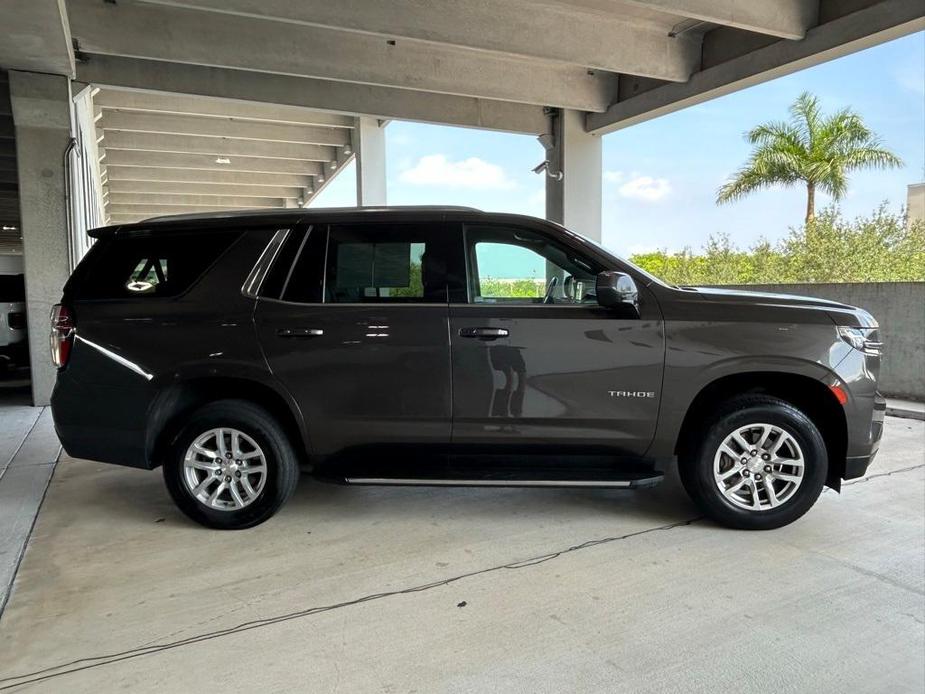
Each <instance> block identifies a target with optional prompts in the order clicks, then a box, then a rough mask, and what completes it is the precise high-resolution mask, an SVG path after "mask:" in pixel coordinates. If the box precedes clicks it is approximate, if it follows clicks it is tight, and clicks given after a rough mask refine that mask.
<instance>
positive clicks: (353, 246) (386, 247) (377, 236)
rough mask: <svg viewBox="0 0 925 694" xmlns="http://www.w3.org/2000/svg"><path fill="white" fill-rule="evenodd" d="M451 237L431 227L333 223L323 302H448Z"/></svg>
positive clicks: (328, 247) (329, 241) (328, 246)
mask: <svg viewBox="0 0 925 694" xmlns="http://www.w3.org/2000/svg"><path fill="white" fill-rule="evenodd" d="M447 252H448V237H447V236H446V235H444V234H441V233H440V231H439V229H434V228H433V226H431V225H423V224H420V225H415V224H411V225H401V224H366V225H353V226H341V227H331V231H330V236H329V239H328V245H327V263H326V269H327V274H326V277H325V283H324V284H325V301H326V302H329V303H422V302H427V303H433V302H445V301H446V273H447Z"/></svg>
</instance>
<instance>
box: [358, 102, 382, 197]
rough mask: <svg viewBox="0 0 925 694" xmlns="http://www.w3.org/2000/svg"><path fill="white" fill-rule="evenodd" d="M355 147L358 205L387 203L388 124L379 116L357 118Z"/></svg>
mask: <svg viewBox="0 0 925 694" xmlns="http://www.w3.org/2000/svg"><path fill="white" fill-rule="evenodd" d="M353 149H354V152H355V153H356V161H357V165H356V177H357V205H365V206H370V207H371V206H373V205H385V204H386V175H385V123H382V122H380V121H379V120H378V119H376V118H369V117H363V118H358V119H357V128H356V129H355V130H354V138H353Z"/></svg>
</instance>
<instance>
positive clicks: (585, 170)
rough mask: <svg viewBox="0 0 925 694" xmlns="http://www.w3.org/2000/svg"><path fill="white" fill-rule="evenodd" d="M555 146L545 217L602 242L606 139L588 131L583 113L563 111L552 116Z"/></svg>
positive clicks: (547, 180) (551, 158)
mask: <svg viewBox="0 0 925 694" xmlns="http://www.w3.org/2000/svg"><path fill="white" fill-rule="evenodd" d="M552 134H553V139H554V142H555V147H554V148H553V150H552V151H551V152H548V153H547V154H548V160H549V162H550V163H549V171H550V172H551V173H553V174H556V173H561V174H562V176H561V177H556V176H549V175H547V176H546V218H547V219H549V220H550V221H553V222H556V223H558V224H561V225H562V226H564V227H566V228H567V229H569V230H571V231H574V232H575V233H577V234H581V235H582V236H584V237H586V238H589V239H592V240H594V241H598V242H600V240H601V204H602V197H601V196H602V179H603V142H602V140H601V138H600V137H597V136H596V135H592V134H590V133H587V132H585V129H584V114H582V113H579V112H577V111H560V112H559V113H558V114H557V115H556V117H554V118H553V133H552Z"/></svg>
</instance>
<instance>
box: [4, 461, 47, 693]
mask: <svg viewBox="0 0 925 694" xmlns="http://www.w3.org/2000/svg"><path fill="white" fill-rule="evenodd" d="M60 456H61V452H60V451H59V452H58V455H57V456H55V460H52V461H51V462H50V463H38V464H36V465H33V466H31V467H33V468H38V467H48V466H51V468H52V469H51V472H50V473H49V475H48V479H47V480H46V481H45V488H44V489H42V496H41V497H40V498H39V502H38V503H37V504H36V505H35V513H34V514H33V515H32V522H31V523H29V527H28V528H27V529H26V537H25V539H24V540H23V543H22V547H21V549H20V551H19V556H17V557H16V560H15V562H14V563H13V571H12V573H11V574H10V583H9V585H8V586H7V588H6V591H5V592H4V593H3V599H2V601H0V619H3V612H4V610H6V606H7V603H9V601H10V598H11V597H12V596H13V588H14V587H15V585H16V575H17V574H18V573H19V567H20V566H22V561H23V559H25V557H26V551H27V550H28V549H29V541H30V540H31V539H32V531H33V530H35V524H36V522H37V521H38V518H39V511H41V510H42V504H44V503H45V497H46V496H47V495H48V488H49V487H51V480H52V478H53V477H54V476H55V469H56V466H57V464H58V458H59V457H60ZM0 481H2V480H0ZM2 681H3V680H0V682H2Z"/></svg>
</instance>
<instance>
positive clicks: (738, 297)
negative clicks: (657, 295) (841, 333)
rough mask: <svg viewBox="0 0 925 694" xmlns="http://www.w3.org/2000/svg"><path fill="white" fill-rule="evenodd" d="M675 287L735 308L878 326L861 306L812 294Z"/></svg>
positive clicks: (707, 300) (838, 322) (840, 322)
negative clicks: (815, 315)
mask: <svg viewBox="0 0 925 694" xmlns="http://www.w3.org/2000/svg"><path fill="white" fill-rule="evenodd" d="M678 290H679V291H682V292H684V293H690V294H695V295H696V296H697V297H698V298H699V299H700V300H701V301H705V302H710V303H713V302H716V303H722V304H729V305H735V306H737V307H747V306H754V307H755V308H756V309H759V310H760V308H768V309H797V310H804V311H805V310H810V311H813V310H815V311H819V312H822V313H825V314H827V315H828V317H829V318H831V320H832V322H834V323H835V324H836V325H845V326H854V327H877V321H876V320H874V318H873V316H871V315H870V313H868V312H867V311H865V310H864V309H862V308H858V307H857V306H851V305H850V304H843V303H840V302H838V301H832V300H830V299H822V298H819V297H815V296H801V295H797V294H776V293H771V292H754V291H748V290H743V289H725V288H719V287H679V288H678Z"/></svg>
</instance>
